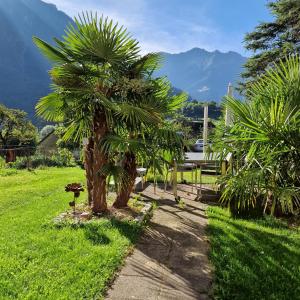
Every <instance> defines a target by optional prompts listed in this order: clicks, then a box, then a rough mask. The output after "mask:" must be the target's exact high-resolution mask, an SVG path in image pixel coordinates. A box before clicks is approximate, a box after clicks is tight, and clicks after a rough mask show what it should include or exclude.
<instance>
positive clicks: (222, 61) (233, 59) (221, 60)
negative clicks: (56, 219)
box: [155, 48, 246, 102]
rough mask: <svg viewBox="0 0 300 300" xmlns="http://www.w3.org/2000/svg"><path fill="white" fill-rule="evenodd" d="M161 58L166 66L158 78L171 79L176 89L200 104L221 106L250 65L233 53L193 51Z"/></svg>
mask: <svg viewBox="0 0 300 300" xmlns="http://www.w3.org/2000/svg"><path fill="white" fill-rule="evenodd" d="M161 54H162V56H163V65H162V68H161V69H160V70H159V71H158V72H156V73H155V75H156V76H167V77H168V78H169V80H170V81H171V83H172V85H173V86H175V87H176V88H178V89H181V90H184V91H186V92H188V93H189V94H190V96H191V97H192V98H193V99H196V100H199V101H216V102H220V100H221V99H222V97H223V96H224V95H225V94H226V92H227V86H228V83H229V82H231V83H232V84H234V83H235V82H237V81H238V80H239V74H240V73H241V71H242V66H243V64H244V63H245V62H246V57H243V56H241V55H240V54H238V53H236V52H233V51H230V52H227V53H222V52H220V51H218V50H216V51H213V52H209V51H206V50H204V49H200V48H193V49H191V50H189V51H187V52H183V53H178V54H170V53H165V52H162V53H161Z"/></svg>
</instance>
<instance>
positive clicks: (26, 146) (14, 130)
mask: <svg viewBox="0 0 300 300" xmlns="http://www.w3.org/2000/svg"><path fill="white" fill-rule="evenodd" d="M36 142H37V129H36V127H35V126H34V125H32V123H31V122H30V121H29V120H28V119H27V114H26V113H25V112H24V111H22V110H18V109H9V108H7V107H5V106H4V105H1V104H0V147H1V148H4V149H17V148H19V151H17V152H15V154H18V155H25V154H30V153H32V152H34V148H35V146H36ZM22 146H23V147H22ZM14 151H16V150H14ZM3 153H4V154H5V155H6V161H7V162H9V161H10V158H9V156H10V154H11V152H10V151H9V150H6V151H3Z"/></svg>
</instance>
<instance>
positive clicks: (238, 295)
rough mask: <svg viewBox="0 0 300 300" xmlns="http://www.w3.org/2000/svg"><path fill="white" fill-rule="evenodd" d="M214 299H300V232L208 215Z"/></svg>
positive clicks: (271, 222)
mask: <svg viewBox="0 0 300 300" xmlns="http://www.w3.org/2000/svg"><path fill="white" fill-rule="evenodd" d="M208 217H209V229H208V232H209V236H210V241H211V247H212V250H211V262H212V264H213V265H214V267H215V284H214V293H215V299H239V300H240V299H253V300H263V299H266V300H267V299H268V300H269V299H273V300H274V299H278V300H283V299H289V300H296V299H300V229H298V230H297V229H289V228H288V226H287V225H286V224H285V223H284V222H283V221H279V220H276V219H274V218H271V217H269V218H266V219H263V220H238V219H232V218H230V217H229V214H228V212H227V211H226V210H224V209H221V208H216V207H211V208H209V210H208Z"/></svg>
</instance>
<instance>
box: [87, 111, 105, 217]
mask: <svg viewBox="0 0 300 300" xmlns="http://www.w3.org/2000/svg"><path fill="white" fill-rule="evenodd" d="M93 131H94V149H93V166H92V167H93V190H92V198H93V199H92V205H91V207H92V211H93V212H94V213H101V212H103V211H106V209H107V203H106V176H104V175H101V174H100V173H99V171H100V170H101V168H102V167H103V166H104V165H105V164H106V163H107V155H106V154H105V153H104V152H103V151H102V150H101V147H100V141H101V139H102V138H103V137H104V136H105V135H106V133H107V131H108V127H107V122H106V116H105V113H104V112H103V111H102V110H96V112H95V116H94V120H93Z"/></svg>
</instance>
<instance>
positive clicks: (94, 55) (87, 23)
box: [34, 14, 158, 213]
mask: <svg viewBox="0 0 300 300" xmlns="http://www.w3.org/2000/svg"><path fill="white" fill-rule="evenodd" d="M54 41H55V46H52V45H50V44H48V43H46V42H45V41H42V40H41V39H39V38H37V37H35V38H34V42H35V43H36V45H37V46H38V47H39V49H40V50H41V51H42V53H43V54H44V55H45V56H46V57H48V58H49V59H50V60H51V61H53V62H54V64H55V65H54V67H53V68H52V70H51V71H50V75H51V78H52V81H53V86H52V87H53V93H51V94H49V95H48V96H46V97H44V98H42V99H41V100H40V101H39V103H38V104H37V106H36V110H37V113H38V114H39V115H41V116H43V117H44V118H45V119H46V120H49V121H62V120H65V121H66V122H68V130H67V132H66V134H65V139H75V140H83V139H84V138H87V139H88V143H87V145H86V151H85V165H86V177H87V187H88V193H89V203H90V204H91V206H92V210H93V212H95V213H99V212H102V211H105V210H106V209H107V204H106V176H105V172H103V170H102V169H103V168H104V166H105V165H106V164H108V154H107V153H106V152H105V151H103V148H102V147H100V143H101V140H102V139H103V138H104V137H105V136H106V135H108V134H109V133H110V132H111V131H112V124H115V123H117V122H119V123H122V122H125V121H128V120H129V121H130V122H131V124H135V123H136V124H138V123H140V122H151V121H153V120H156V119H157V118H158V117H157V115H156V114H155V113H154V112H153V111H152V110H148V107H147V106H145V105H144V103H133V102H132V101H131V102H130V101H126V99H125V98H124V97H120V89H119V85H120V82H122V78H121V77H122V74H124V72H125V71H126V68H127V66H128V65H131V64H132V63H133V62H134V61H136V59H137V58H138V56H139V47H138V42H137V41H136V40H134V39H132V38H131V37H130V36H129V35H128V33H127V31H126V29H123V27H119V26H118V24H114V23H113V21H109V20H108V19H104V18H103V17H101V18H98V17H97V15H92V14H90V15H88V14H82V15H81V16H79V18H78V19H77V18H75V26H72V25H70V26H69V27H68V29H67V31H66V35H65V36H64V37H63V39H62V40H58V39H54ZM120 98H121V99H120ZM120 100H121V101H120Z"/></svg>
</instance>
